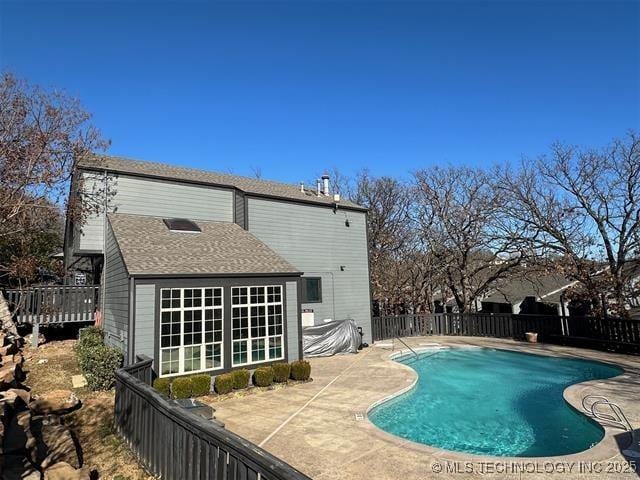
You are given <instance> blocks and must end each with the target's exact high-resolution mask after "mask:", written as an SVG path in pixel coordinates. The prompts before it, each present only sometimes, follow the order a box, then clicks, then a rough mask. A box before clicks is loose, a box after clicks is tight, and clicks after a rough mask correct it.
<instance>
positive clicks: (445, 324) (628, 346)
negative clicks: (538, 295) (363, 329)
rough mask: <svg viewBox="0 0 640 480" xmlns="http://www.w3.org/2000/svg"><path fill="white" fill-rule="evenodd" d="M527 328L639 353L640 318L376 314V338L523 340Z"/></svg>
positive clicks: (544, 337)
mask: <svg viewBox="0 0 640 480" xmlns="http://www.w3.org/2000/svg"><path fill="white" fill-rule="evenodd" d="M526 332H536V333H538V335H539V337H540V340H541V341H545V342H549V343H562V344H571V345H575V346H583V347H593V348H598V349H603V350H613V351H619V352H625V353H640V320H630V319H613V318H596V317H560V316H556V315H512V314H509V313H504V314H503V313H498V314H490V313H470V314H457V313H436V314H420V315H396V316H384V317H374V318H373V339H374V341H376V340H384V339H389V338H394V337H413V336H423V335H462V336H470V337H493V338H513V339H517V340H522V339H524V337H525V333H526Z"/></svg>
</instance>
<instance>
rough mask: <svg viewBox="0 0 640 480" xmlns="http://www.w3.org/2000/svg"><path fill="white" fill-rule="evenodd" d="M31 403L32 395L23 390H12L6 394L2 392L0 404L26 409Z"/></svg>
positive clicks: (0, 393)
mask: <svg viewBox="0 0 640 480" xmlns="http://www.w3.org/2000/svg"><path fill="white" fill-rule="evenodd" d="M30 401H31V394H30V393H29V392H27V391H26V390H23V389H21V388H10V389H9V390H7V391H5V392H0V404H7V405H10V406H11V407H13V408H14V409H15V408H17V407H18V406H20V407H26V406H27V405H29V402H30ZM17 403H19V405H18V404H17Z"/></svg>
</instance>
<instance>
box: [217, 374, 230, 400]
mask: <svg viewBox="0 0 640 480" xmlns="http://www.w3.org/2000/svg"><path fill="white" fill-rule="evenodd" d="M233 385H234V377H233V375H232V374H231V373H222V374H220V375H218V376H216V379H215V381H214V382H213V387H214V388H215V391H216V393H218V394H219V395H222V394H225V393H229V392H230V391H231V390H233Z"/></svg>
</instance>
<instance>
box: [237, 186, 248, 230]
mask: <svg viewBox="0 0 640 480" xmlns="http://www.w3.org/2000/svg"><path fill="white" fill-rule="evenodd" d="M234 198H235V210H234V217H235V219H234V222H236V223H237V224H238V225H240V226H241V227H242V228H244V229H246V228H247V225H246V219H245V212H246V209H245V208H244V202H245V196H244V194H243V193H240V192H235V195H234Z"/></svg>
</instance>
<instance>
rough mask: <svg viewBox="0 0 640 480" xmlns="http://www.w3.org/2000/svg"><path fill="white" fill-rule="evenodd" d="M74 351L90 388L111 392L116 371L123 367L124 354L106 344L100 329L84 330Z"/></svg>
mask: <svg viewBox="0 0 640 480" xmlns="http://www.w3.org/2000/svg"><path fill="white" fill-rule="evenodd" d="M74 350H75V352H76V358H77V359H78V364H79V365H80V369H81V370H82V373H84V376H85V377H86V379H87V384H88V386H89V388H91V389H92V390H109V389H110V388H112V387H113V385H114V383H115V372H116V369H117V368H119V367H121V366H122V353H121V352H120V350H119V349H117V348H115V347H108V346H107V345H105V344H104V332H103V331H102V330H101V329H100V328H98V327H89V328H85V329H83V330H82V331H81V332H80V336H79V338H78V343H77V344H76V346H75V348H74Z"/></svg>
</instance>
